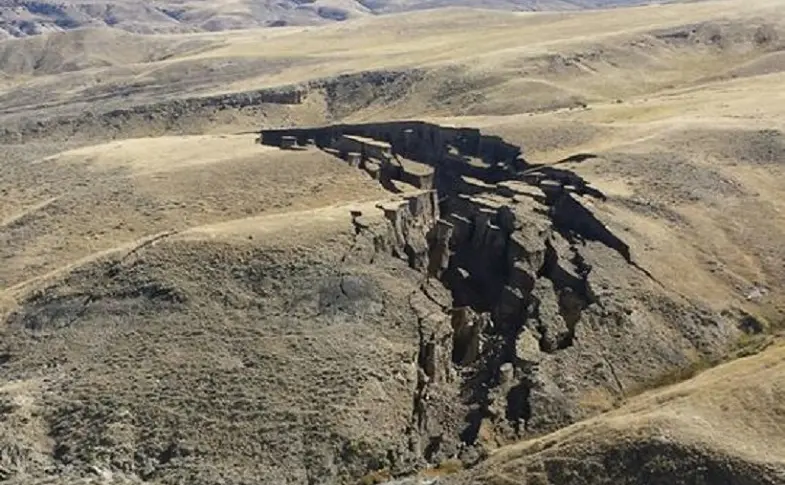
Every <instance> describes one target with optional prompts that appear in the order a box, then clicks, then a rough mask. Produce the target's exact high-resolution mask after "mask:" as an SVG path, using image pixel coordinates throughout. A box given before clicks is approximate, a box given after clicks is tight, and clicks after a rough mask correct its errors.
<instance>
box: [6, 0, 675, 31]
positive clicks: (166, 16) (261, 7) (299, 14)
mask: <svg viewBox="0 0 785 485" xmlns="http://www.w3.org/2000/svg"><path fill="white" fill-rule="evenodd" d="M646 3H667V0H663V1H660V2H653V1H651V0H481V1H477V0H450V1H444V0H437V1H433V0H417V1H400V0H365V1H357V0H306V1H302V0H288V1H285V2H271V1H250V0H236V1H232V2H199V1H176V2H175V1H169V0H156V1H153V2H147V1H141V0H114V1H111V0H80V1H66V2H62V1H58V2H55V1H52V0H28V1H19V0H5V1H3V2H0V39H3V38H8V37H27V36H33V35H38V34H44V33H49V32H59V31H65V30H71V29H78V28H84V27H94V28H95V27H111V28H115V29H120V30H123V31H126V32H135V33H144V34H151V33H184V32H200V31H202V32H203V31H221V30H231V29H244V28H253V27H281V26H286V25H319V24H325V23H331V22H341V21H345V20H349V19H354V18H359V17H363V16H368V15H376V14H387V13H395V12H405V11H412V10H422V9H434V8H440V7H455V6H463V7H474V8H493V9H498V10H512V11H521V10H524V11H529V10H534V11H536V10H581V9H587V8H598V7H614V6H628V5H639V4H646Z"/></svg>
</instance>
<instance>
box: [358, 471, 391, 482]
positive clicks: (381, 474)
mask: <svg viewBox="0 0 785 485" xmlns="http://www.w3.org/2000/svg"><path fill="white" fill-rule="evenodd" d="M390 480H392V475H391V474H390V471H389V470H387V469H386V468H384V469H382V470H374V471H372V472H370V473H368V474H366V475H364V476H363V477H362V478H360V485H377V484H379V483H384V482H388V481H390Z"/></svg>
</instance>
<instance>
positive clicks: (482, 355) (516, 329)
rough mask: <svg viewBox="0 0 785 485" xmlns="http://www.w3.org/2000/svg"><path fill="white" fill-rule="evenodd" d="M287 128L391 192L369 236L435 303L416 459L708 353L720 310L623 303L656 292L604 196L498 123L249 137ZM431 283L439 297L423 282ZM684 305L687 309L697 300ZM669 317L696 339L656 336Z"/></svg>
mask: <svg viewBox="0 0 785 485" xmlns="http://www.w3.org/2000/svg"><path fill="white" fill-rule="evenodd" d="M285 137H294V138H296V140H297V143H298V144H299V145H302V146H303V147H304V146H306V145H307V140H314V141H315V143H316V145H317V146H318V147H319V148H320V149H323V150H325V151H327V152H328V153H333V154H335V155H336V156H342V157H343V158H344V159H345V160H347V161H348V163H349V164H350V165H352V166H357V167H359V168H363V169H365V170H366V171H367V172H368V173H369V174H370V175H371V177H372V178H374V179H376V180H379V182H380V183H381V184H383V185H384V186H385V187H387V188H389V189H390V191H391V192H394V193H399V194H400V195H399V196H398V198H397V199H396V200H394V201H392V202H387V203H384V204H381V205H380V206H379V208H380V209H381V210H382V211H383V212H384V214H385V217H386V220H387V225H388V226H389V227H388V229H387V230H386V233H385V234H383V235H381V236H379V235H378V234H377V236H376V240H378V241H386V243H385V244H386V245H387V246H388V247H387V250H389V251H391V252H392V254H393V255H395V256H397V257H398V258H401V259H403V260H405V261H406V262H407V263H408V265H409V266H410V267H411V268H413V269H415V270H417V271H419V272H421V274H422V278H423V283H422V285H421V288H420V290H421V295H419V296H418V298H430V299H432V301H435V302H438V304H439V306H440V307H442V309H443V311H442V312H441V313H440V314H438V315H434V314H428V315H425V314H423V315H422V317H421V319H420V337H421V345H420V356H419V358H418V362H419V367H420V373H419V378H418V386H417V391H416V393H415V397H414V402H415V404H414V409H415V411H414V414H415V416H414V417H413V419H412V427H411V429H410V430H409V434H410V439H411V443H412V445H411V449H412V450H415V451H416V452H417V453H419V454H421V455H422V456H423V457H424V458H425V459H426V460H427V461H430V462H434V461H438V460H440V459H444V458H448V457H454V456H459V457H461V459H463V460H464V461H466V462H468V463H472V462H474V461H476V460H477V459H479V458H478V457H481V456H483V454H484V453H485V451H486V450H487V449H488V448H489V447H491V448H492V447H495V446H498V445H501V444H503V443H507V442H510V441H513V440H517V439H520V438H522V437H524V436H526V434H527V433H539V432H544V431H549V430H552V429H555V428H558V427H559V426H562V425H564V424H565V423H569V422H572V421H575V420H576V419H580V418H582V417H585V416H587V415H589V414H591V413H592V412H596V411H597V408H596V407H592V406H586V405H584V404H583V403H582V401H581V400H582V399H583V396H585V395H586V394H587V393H590V392H595V391H596V392H597V393H598V394H599V395H605V396H607V398H606V399H607V401H608V402H607V403H606V404H604V405H603V406H609V405H612V403H613V401H614V400H617V399H621V398H623V397H624V394H625V392H626V389H627V386H634V385H635V384H636V382H637V383H639V382H640V381H642V380H645V379H647V378H650V377H651V376H655V375H657V373H660V372H665V371H666V370H667V369H668V368H670V367H671V366H672V365H673V363H674V362H679V361H684V360H685V359H686V358H687V357H686V355H688V354H689V353H691V352H693V353H694V352H695V349H696V348H701V349H702V350H704V351H708V352H721V351H722V349H723V348H725V347H724V345H725V344H726V343H727V342H728V336H729V335H734V333H733V332H734V331H735V330H734V329H735V327H734V322H732V321H730V320H729V319H723V318H721V317H720V316H717V315H712V316H711V317H710V318H712V322H713V323H712V325H713V326H714V328H721V329H722V330H721V331H719V332H715V331H714V330H713V329H710V328H708V327H701V325H700V324H699V325H698V326H697V327H696V326H694V325H693V323H692V321H690V322H688V323H679V324H677V325H676V328H670V327H668V325H670V324H669V323H663V320H662V319H660V318H659V317H655V316H653V315H656V314H658V313H657V312H659V311H660V310H659V309H657V308H654V306H653V305H652V306H650V307H648V308H647V309H646V313H645V316H639V315H636V312H635V311H634V310H633V309H632V308H633V306H637V307H640V306H645V305H648V302H649V299H650V298H661V297H662V296H661V295H658V294H657V291H659V290H656V289H654V288H656V287H657V284H656V282H653V281H652V280H651V277H650V276H649V274H648V273H647V272H646V271H645V269H643V268H640V267H638V266H637V265H636V264H635V262H634V258H633V255H632V254H631V251H630V248H629V246H628V245H627V244H626V243H625V242H624V241H623V240H622V239H621V238H620V237H618V236H617V235H616V234H614V232H613V231H612V230H611V229H610V228H609V227H608V226H607V225H606V224H604V223H603V222H602V221H601V220H600V219H599V218H598V217H597V216H596V215H595V214H594V213H593V212H592V211H591V210H590V209H588V208H587V207H586V206H585V205H584V204H583V203H582V202H581V199H582V197H586V196H589V197H595V198H598V199H600V200H602V198H603V195H602V194H601V193H600V192H599V191H598V190H596V189H594V188H593V187H591V186H590V185H589V184H588V183H587V182H586V181H585V180H583V179H582V178H581V177H579V176H578V175H577V174H575V173H572V172H570V171H567V170H562V169H559V168H555V167H540V166H536V165H532V164H530V163H528V162H527V161H526V160H525V159H523V157H522V155H521V149H520V148H519V147H517V146H514V145H512V144H509V143H507V142H505V141H504V140H502V139H501V138H498V137H494V136H488V135H484V134H482V133H480V131H479V130H476V129H470V128H450V127H442V126H438V125H435V124H430V123H424V122H390V123H373V124H364V125H336V126H326V127H319V128H313V129H287V130H265V131H263V132H262V133H261V137H260V141H261V142H262V143H263V144H268V145H280V144H281V142H282V140H284V138H285ZM289 139H291V138H289ZM407 162H410V163H413V164H414V163H416V164H417V165H416V166H415V167H416V169H417V174H419V176H416V174H415V172H414V170H412V169H411V167H412V166H413V165H408V164H407ZM431 183H432V186H431V185H430V184H431ZM431 187H432V188H431ZM383 245H384V244H383ZM597 261H599V262H600V263H601V264H602V265H603V267H599V265H598V264H597V263H596V262H597ZM614 279H616V281H618V280H623V281H625V283H624V284H621V285H620V284H618V283H613V282H614ZM627 283H629V286H625V285H627ZM611 285H613V286H614V288H615V290H614V292H610V293H609V291H607V289H608V288H609V287H610V286H611ZM633 285H634V286H635V287H636V289H635V290H632V288H631V287H632V286H633ZM436 288H438V289H436ZM643 288H651V289H650V290H648V289H647V290H644V289H643ZM444 289H446V290H448V291H449V295H450V296H449V299H448V301H445V300H444V299H443V298H442V299H441V300H439V299H437V298H435V297H434V295H437V294H443V291H444ZM598 290H602V291H598ZM440 291H441V292H442V293H440ZM636 292H637V293H636ZM628 299H629V300H628ZM633 301H634V302H635V303H632V304H631V302H633ZM690 305H691V304H690V303H686V306H687V310H686V311H687V312H688V313H689V312H694V313H697V314H700V315H704V314H705V313H704V312H703V311H702V310H701V309H699V308H690ZM666 317H667V316H666ZM699 318H703V317H699ZM648 325H652V335H654V336H653V337H652V338H651V339H648V340H647V339H646V338H641V335H643V334H645V332H646V331H647V326H648ZM610 327H615V328H616V330H614V329H611V328H610ZM666 327H668V328H666ZM623 329H624V330H623ZM667 332H675V333H676V334H680V335H683V337H681V338H683V339H687V340H690V341H691V342H694V344H690V345H687V346H684V345H680V344H675V343H674V341H673V340H671V341H665V340H663V339H661V337H660V335H661V334H664V333H667ZM720 334H721V335H724V336H721V335H720ZM636 336H637V337H636ZM636 338H638V340H637V341H635V339H636ZM691 345H694V347H692V346H691ZM609 348H611V349H612V350H611V351H610V352H609V351H608V349H609ZM690 349H691V350H690ZM706 349H708V350H706ZM640 351H645V352H647V358H648V359H649V361H650V367H649V368H648V369H644V370H642V369H640V362H639V360H637V359H638V358H637V357H636V353H637V352H640Z"/></svg>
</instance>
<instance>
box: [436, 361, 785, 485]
mask: <svg viewBox="0 0 785 485" xmlns="http://www.w3.org/2000/svg"><path fill="white" fill-rule="evenodd" d="M783 364H785V352H784V349H783V348H782V347H779V348H777V349H773V350H770V351H768V352H766V353H764V354H761V355H758V356H755V357H748V358H743V359H739V360H738V361H735V362H733V363H731V364H727V365H723V366H720V367H718V368H715V369H712V370H710V371H707V372H704V373H703V374H701V375H700V376H698V377H696V378H695V379H692V380H690V381H688V382H685V383H683V384H679V385H675V386H671V387H669V388H667V389H663V390H659V391H654V392H649V393H646V394H644V395H642V396H639V397H637V398H635V399H633V400H632V401H630V402H629V403H628V404H627V405H626V406H624V407H622V408H620V409H618V410H616V411H613V412H610V413H607V414H604V415H602V416H600V417H598V418H595V419H590V420H587V421H584V422H581V423H579V424H576V425H574V426H570V427H568V428H565V429H563V430H561V431H558V432H556V433H553V434H550V435H547V436H543V437H541V438H537V439H534V440H531V441H527V442H524V443H520V444H516V445H512V446H510V447H508V448H505V449H502V450H499V451H498V452H497V453H495V454H493V455H492V456H491V458H489V459H488V460H487V461H486V462H485V463H483V464H482V465H481V466H480V467H478V469H477V470H473V471H472V472H470V473H468V474H466V476H462V477H458V478H456V479H454V480H448V481H446V483H450V484H458V483H462V484H463V483H466V484H469V483H472V484H494V485H515V484H529V483H541V484H573V483H585V484H595V483H596V484H599V483H618V484H628V483H635V484H638V483H671V484H687V483H701V482H703V483H772V484H773V483H782V482H783V481H784V480H785V468H783V455H784V454H785V450H783V448H782V446H783V441H782V435H783V433H785V427H783V425H784V424H785V422H784V421H783V418H782V416H783V413H785V410H784V409H783V404H782V402H783V374H784V372H783Z"/></svg>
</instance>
